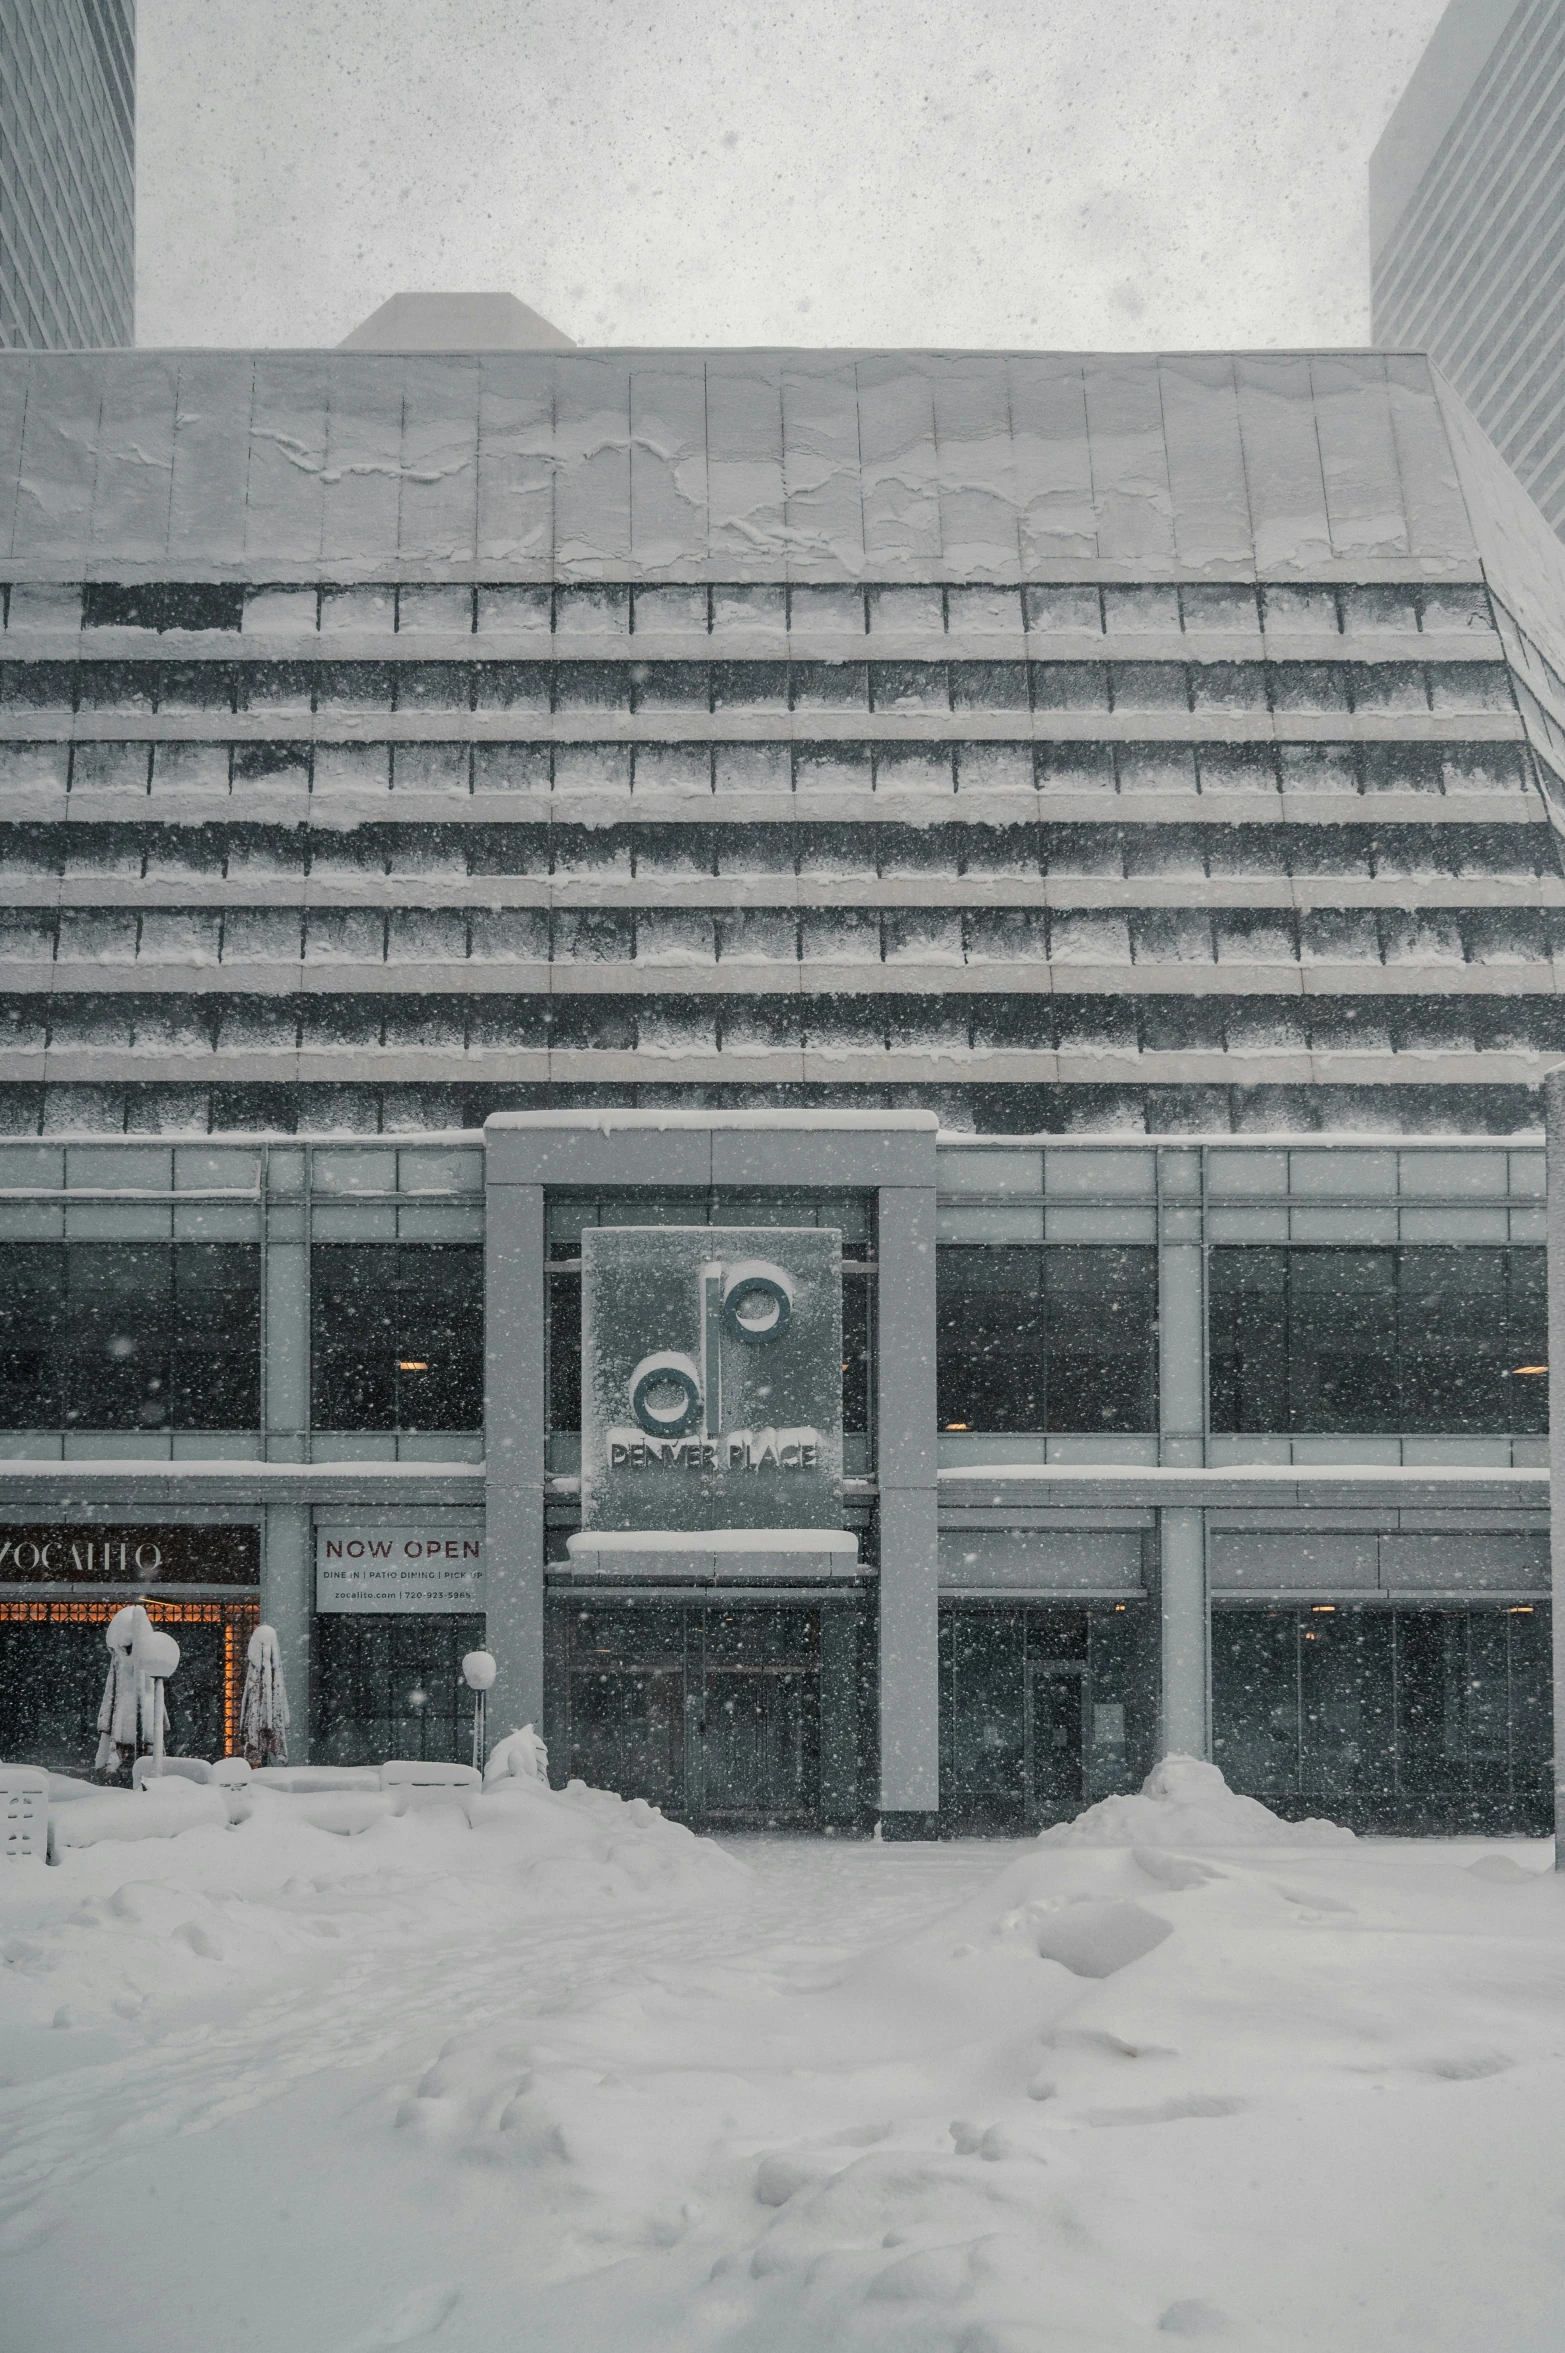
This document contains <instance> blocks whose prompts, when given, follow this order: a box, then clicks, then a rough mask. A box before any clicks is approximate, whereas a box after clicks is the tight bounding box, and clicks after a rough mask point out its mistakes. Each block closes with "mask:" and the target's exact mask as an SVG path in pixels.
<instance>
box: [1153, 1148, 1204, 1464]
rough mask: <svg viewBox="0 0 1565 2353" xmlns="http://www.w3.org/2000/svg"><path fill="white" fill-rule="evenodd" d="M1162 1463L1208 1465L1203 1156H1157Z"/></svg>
mask: <svg viewBox="0 0 1565 2353" xmlns="http://www.w3.org/2000/svg"><path fill="white" fill-rule="evenodd" d="M1157 1158H1158V1227H1159V1232H1158V1243H1159V1248H1158V1269H1157V1272H1158V1460H1159V1462H1161V1463H1168V1464H1170V1465H1177V1466H1178V1467H1180V1468H1182V1469H1194V1470H1199V1469H1200V1468H1201V1466H1202V1465H1203V1464H1204V1462H1205V1461H1206V1300H1205V1283H1204V1280H1203V1268H1202V1252H1201V1155H1200V1153H1199V1152H1181V1151H1168V1150H1165V1151H1160V1152H1159V1153H1158V1156H1157Z"/></svg>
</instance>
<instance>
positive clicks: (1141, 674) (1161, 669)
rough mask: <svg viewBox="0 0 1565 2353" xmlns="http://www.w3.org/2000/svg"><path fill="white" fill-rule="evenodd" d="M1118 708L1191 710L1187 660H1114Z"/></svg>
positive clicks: (1111, 667)
mask: <svg viewBox="0 0 1565 2353" xmlns="http://www.w3.org/2000/svg"><path fill="white" fill-rule="evenodd" d="M1109 676H1110V679H1111V680H1112V682H1113V687H1114V708H1115V710H1116V711H1188V710H1189V708H1190V691H1189V685H1188V682H1187V677H1186V671H1185V665H1184V663H1183V662H1111V663H1110V664H1109Z"/></svg>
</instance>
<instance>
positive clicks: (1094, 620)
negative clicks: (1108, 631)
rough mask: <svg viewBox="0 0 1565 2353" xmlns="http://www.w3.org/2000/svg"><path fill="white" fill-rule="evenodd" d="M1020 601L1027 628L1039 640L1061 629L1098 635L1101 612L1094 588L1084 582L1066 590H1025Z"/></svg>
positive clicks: (1100, 628)
mask: <svg viewBox="0 0 1565 2353" xmlns="http://www.w3.org/2000/svg"><path fill="white" fill-rule="evenodd" d="M1022 601H1023V605H1024V607H1025V610H1026V614H1027V626H1028V628H1029V629H1030V630H1034V631H1036V632H1037V634H1038V635H1039V636H1045V635H1049V634H1052V633H1053V632H1054V631H1057V630H1062V629H1090V630H1091V631H1092V632H1093V634H1094V635H1095V636H1097V635H1101V634H1102V629H1103V608H1102V605H1101V603H1100V601H1099V592H1098V590H1097V589H1096V588H1089V587H1088V586H1087V585H1086V583H1085V582H1082V583H1081V584H1080V585H1077V584H1075V583H1072V585H1071V586H1069V587H1067V588H1025V589H1023V591H1022Z"/></svg>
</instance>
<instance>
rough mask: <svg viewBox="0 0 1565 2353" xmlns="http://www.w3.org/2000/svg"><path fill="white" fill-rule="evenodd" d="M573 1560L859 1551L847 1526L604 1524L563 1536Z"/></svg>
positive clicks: (854, 1557)
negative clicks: (607, 1555) (613, 1555)
mask: <svg viewBox="0 0 1565 2353" xmlns="http://www.w3.org/2000/svg"><path fill="white" fill-rule="evenodd" d="M565 1549H566V1551H567V1552H568V1553H569V1554H570V1556H571V1558H572V1559H573V1560H574V1559H575V1558H576V1557H577V1555H578V1554H580V1553H584V1552H823V1553H830V1554H832V1555H833V1556H834V1557H838V1556H840V1557H847V1556H849V1555H851V1557H852V1558H853V1559H854V1560H857V1559H858V1555H859V1540H858V1538H857V1537H856V1536H855V1535H853V1534H852V1533H851V1531H850V1530H848V1529H846V1528H604V1529H598V1530H596V1531H595V1530H593V1529H590V1528H587V1529H582V1530H580V1531H579V1532H578V1533H577V1534H575V1535H573V1536H567V1537H566V1539H565Z"/></svg>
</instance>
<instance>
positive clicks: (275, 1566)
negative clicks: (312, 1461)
mask: <svg viewBox="0 0 1565 2353" xmlns="http://www.w3.org/2000/svg"><path fill="white" fill-rule="evenodd" d="M312 1549H313V1547H312V1544H311V1536H310V1507H309V1505H308V1504H307V1503H269V1504H268V1505H267V1507H266V1517H265V1522H264V1525H263V1527H262V1530H261V1623H262V1624H263V1625H265V1626H275V1627H276V1629H277V1648H278V1652H279V1654H280V1656H281V1658H282V1662H283V1684H284V1687H285V1688H286V1690H287V1693H288V1708H289V1715H290V1718H291V1721H290V1723H289V1726H288V1761H289V1763H290V1764H292V1765H305V1764H308V1763H309V1761H310V1628H311V1625H312V1624H313V1622H314V1616H315V1564H314V1561H313V1559H312V1557H311V1555H312Z"/></svg>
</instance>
